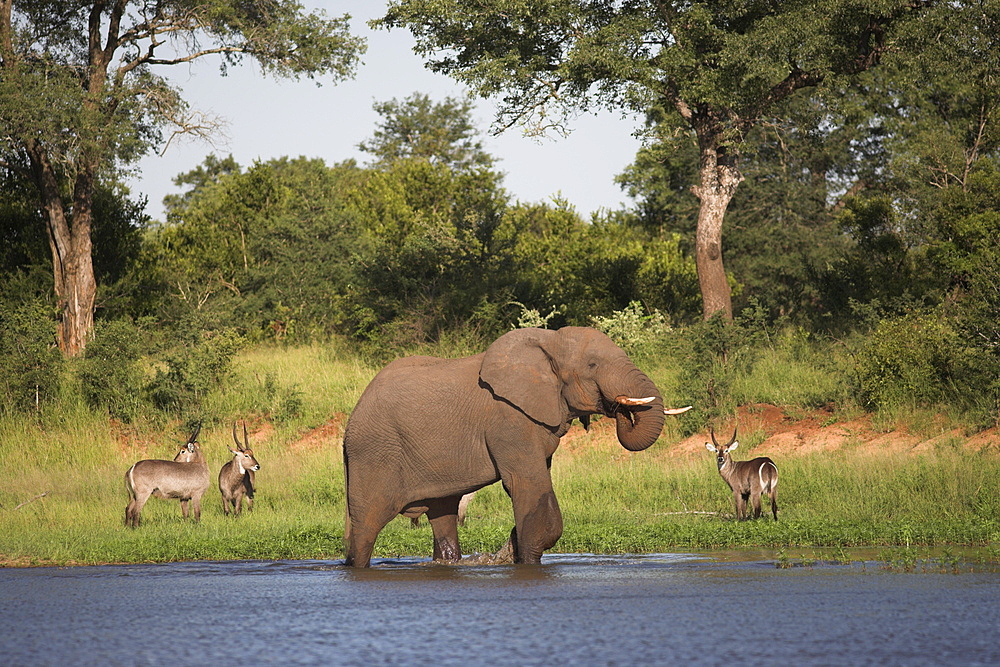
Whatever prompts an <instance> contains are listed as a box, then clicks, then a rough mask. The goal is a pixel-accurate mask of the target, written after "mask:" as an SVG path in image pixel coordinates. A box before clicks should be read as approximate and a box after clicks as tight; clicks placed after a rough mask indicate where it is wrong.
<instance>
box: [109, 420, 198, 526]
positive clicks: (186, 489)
mask: <svg viewBox="0 0 1000 667" xmlns="http://www.w3.org/2000/svg"><path fill="white" fill-rule="evenodd" d="M200 431H201V424H198V425H197V426H196V427H195V429H194V433H192V434H191V437H190V438H188V440H187V442H186V443H185V444H184V446H183V447H181V449H180V451H179V452H178V453H177V456H175V457H174V460H173V461H161V460H159V459H146V460H143V461H138V462H137V463H134V464H132V467H131V468H129V469H128V472H126V473H125V486H127V487H128V493H129V496H130V497H131V500H130V501H129V504H128V507H126V508H125V525H126V526H128V527H130V528H137V527H138V526H139V515H140V514H141V513H142V507H143V505H145V504H146V501H147V500H149V497H150V496H156V497H157V498H166V499H170V498H177V499H178V500H180V501H181V514H183V515H184V518H185V519H186V518H187V516H188V501H191V505H192V507H193V509H194V520H195V521H200V520H201V497H202V495H204V493H205V491H206V490H207V489H208V485H209V483H210V481H211V480H210V479H209V475H208V462H207V461H205V456H204V454H202V452H201V447H200V446H199V445H198V433H199V432H200Z"/></svg>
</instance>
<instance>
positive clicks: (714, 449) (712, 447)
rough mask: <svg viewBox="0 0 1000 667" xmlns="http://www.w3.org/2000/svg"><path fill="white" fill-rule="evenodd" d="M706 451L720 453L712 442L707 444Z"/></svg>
mask: <svg viewBox="0 0 1000 667" xmlns="http://www.w3.org/2000/svg"><path fill="white" fill-rule="evenodd" d="M705 449H707V450H708V451H710V452H717V451H719V450H718V449H716V448H715V445H713V444H712V443H710V442H706V443H705Z"/></svg>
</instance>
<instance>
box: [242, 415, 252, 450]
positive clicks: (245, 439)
mask: <svg viewBox="0 0 1000 667" xmlns="http://www.w3.org/2000/svg"><path fill="white" fill-rule="evenodd" d="M243 446H244V448H245V449H250V438H249V437H248V436H247V421H246V420H245V419H244V420H243Z"/></svg>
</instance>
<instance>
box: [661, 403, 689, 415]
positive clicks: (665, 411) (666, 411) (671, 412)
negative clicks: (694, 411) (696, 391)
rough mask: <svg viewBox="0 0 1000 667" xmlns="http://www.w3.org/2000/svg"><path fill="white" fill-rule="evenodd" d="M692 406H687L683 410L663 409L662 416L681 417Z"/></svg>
mask: <svg viewBox="0 0 1000 667" xmlns="http://www.w3.org/2000/svg"><path fill="white" fill-rule="evenodd" d="M691 407H692V406H690V405H689V406H687V407H684V408H663V414H665V415H681V414H684V413H685V412H687V411H688V410H690V409H691Z"/></svg>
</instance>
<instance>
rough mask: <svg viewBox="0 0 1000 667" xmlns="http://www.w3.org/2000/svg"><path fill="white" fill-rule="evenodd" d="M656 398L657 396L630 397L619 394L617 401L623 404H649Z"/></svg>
mask: <svg viewBox="0 0 1000 667" xmlns="http://www.w3.org/2000/svg"><path fill="white" fill-rule="evenodd" d="M655 400H656V396H647V397H646V398H629V397H628V396H618V397H616V398H615V402H616V403H620V404H621V405H648V404H649V403H652V402H653V401H655Z"/></svg>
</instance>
